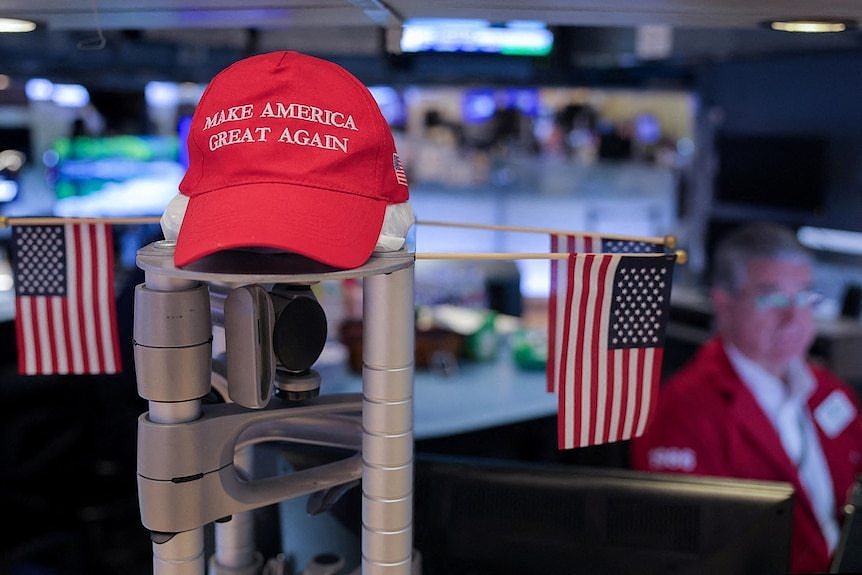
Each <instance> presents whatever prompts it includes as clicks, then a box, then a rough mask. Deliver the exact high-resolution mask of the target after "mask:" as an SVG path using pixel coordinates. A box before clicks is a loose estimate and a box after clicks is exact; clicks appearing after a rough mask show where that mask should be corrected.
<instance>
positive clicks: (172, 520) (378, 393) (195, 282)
mask: <svg viewBox="0 0 862 575" xmlns="http://www.w3.org/2000/svg"><path fill="white" fill-rule="evenodd" d="M207 260H208V261H203V260H202V262H201V265H197V266H189V267H186V268H183V269H178V268H176V267H174V265H173V243H172V242H167V241H159V242H155V243H153V244H150V245H148V246H145V247H143V248H141V250H139V251H138V257H137V263H138V266H139V267H140V268H141V269H142V270H144V272H145V282H144V283H143V284H141V285H139V286H138V287H137V290H136V297H135V323H134V345H135V365H136V371H137V383H138V393H139V395H140V396H141V397H143V398H145V399H147V400H148V401H149V405H148V407H149V410H148V412H146V413H144V414H142V415H141V416H140V418H139V421H138V496H139V504H140V511H141V520H142V523H143V524H144V526H145V527H147V528H148V529H149V530H150V531H151V532H152V541H153V572H154V574H156V575H203V574H204V573H205V570H206V564H207V561H206V558H205V557H204V527H205V526H206V525H207V524H209V523H211V522H214V521H218V522H219V523H218V530H217V537H216V546H217V549H216V553H215V555H214V556H213V558H211V560H210V570H211V571H212V572H213V573H214V574H215V575H226V574H228V573H229V574H234V575H239V574H242V575H246V574H248V575H253V574H254V573H258V572H259V570H260V566H261V564H262V558H261V557H260V554H259V553H257V552H256V550H255V549H254V541H253V537H250V536H249V535H248V530H249V529H250V521H249V518H248V516H247V515H246V514H247V513H248V512H250V511H252V510H254V509H256V508H259V507H263V506H266V505H270V504H273V503H277V502H279V501H284V500H287V499H290V498H293V497H298V496H301V495H308V494H321V493H323V494H324V497H323V499H324V500H325V499H326V498H325V494H326V493H327V492H328V491H332V492H337V490H338V488H339V487H343V486H344V485H346V484H348V483H350V482H354V481H356V480H357V479H361V485H362V542H361V546H362V573H363V575H408V574H409V573H410V570H411V563H412V554H413V546H412V539H413V526H412V522H413V369H414V367H413V361H414V319H413V318H414V316H413V314H414V302H413V262H414V256H413V254H410V253H406V252H399V253H394V254H384V255H379V256H375V257H372V258H371V260H369V262H368V263H366V264H365V265H364V266H362V267H360V268H357V269H353V270H345V271H331V270H329V269H324V268H323V267H322V266H321V267H320V268H319V269H314V268H315V266H314V265H309V263H308V261H307V260H302V261H301V262H300V261H299V260H297V259H291V258H290V257H287V254H280V255H264V254H249V253H238V252H224V253H222V254H218V255H216V256H214V257H210V258H207ZM261 269H265V270H268V271H267V273H260V272H259V270H261ZM215 270H217V271H215ZM353 277H362V278H364V281H363V316H364V317H363V325H364V330H363V378H362V379H363V386H362V396H361V397H359V396H358V394H357V395H331V396H327V395H323V396H320V397H317V398H315V399H310V400H307V401H303V402H302V403H300V404H297V405H290V404H277V402H275V401H273V402H270V403H269V404H267V405H264V406H261V408H260V409H250V408H246V407H242V406H241V405H238V404H236V403H225V404H216V405H204V404H203V403H202V401H201V398H203V397H204V396H206V395H207V394H208V393H209V391H210V386H211V383H210V382H211V372H212V318H211V309H210V295H209V289H208V284H218V285H220V286H224V285H228V286H233V287H240V286H246V285H273V284H298V285H311V284H313V283H317V282H320V281H323V280H327V279H347V278H353ZM229 384H230V385H231V386H234V385H257V383H256V382H254V381H248V382H236V381H234V382H229ZM273 438H277V439H278V440H282V441H295V442H299V443H311V444H315V445H322V446H334V447H347V448H349V449H353V450H356V451H357V453H356V454H355V455H353V456H350V457H346V458H344V459H341V460H338V461H335V462H332V463H327V464H324V465H320V466H317V467H314V468H310V469H304V470H302V471H297V472H293V473H289V474H286V475H284V476H279V477H267V478H261V479H250V478H249V477H248V467H249V462H248V461H247V460H245V459H243V455H241V454H240V455H239V456H238V455H237V454H238V452H239V451H241V450H242V449H244V448H245V447H247V446H249V445H253V444H254V443H257V442H261V441H266V440H271V439H273Z"/></svg>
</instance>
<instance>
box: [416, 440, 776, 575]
mask: <svg viewBox="0 0 862 575" xmlns="http://www.w3.org/2000/svg"><path fill="white" fill-rule="evenodd" d="M415 474H416V480H415V483H416V490H415V493H414V509H415V521H414V534H415V544H416V548H417V549H418V550H419V552H420V553H421V555H422V559H423V575H441V574H445V575H458V574H471V575H509V574H512V575H514V574H518V575H530V574H537V575H539V574H541V575H547V574H549V573H565V574H567V575H577V574H582V573H583V574H589V575H601V574H614V575H625V574H629V573H631V574H637V575H649V574H657V573H675V574H680V573H686V574H704V573H722V574H724V573H734V574H737V575H739V574H752V575H768V574H771V573H776V574H778V573H782V574H783V573H786V572H787V569H788V566H789V554H790V532H791V522H792V516H793V513H792V508H793V489H792V487H791V486H790V485H789V484H786V483H772V482H761V481H758V482H755V481H745V480H734V479H713V478H705V477H694V476H687V475H670V474H657V473H645V472H636V471H631V470H627V469H616V468H595V467H583V466H574V465H562V464H544V463H543V464H533V463H531V464H526V463H520V462H513V461H505V462H503V461H502V460H490V459H480V458H456V457H452V456H436V455H422V456H419V457H417V461H416V467H415Z"/></svg>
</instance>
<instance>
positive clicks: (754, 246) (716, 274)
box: [712, 222, 814, 291]
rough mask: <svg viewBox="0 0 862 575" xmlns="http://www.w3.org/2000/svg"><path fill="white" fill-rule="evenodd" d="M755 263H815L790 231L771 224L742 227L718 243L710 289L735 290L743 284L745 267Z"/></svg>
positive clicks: (763, 223)
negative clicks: (768, 261) (758, 260)
mask: <svg viewBox="0 0 862 575" xmlns="http://www.w3.org/2000/svg"><path fill="white" fill-rule="evenodd" d="M755 259H771V260H791V261H800V262H804V263H808V264H813V261H814V260H813V256H812V255H811V253H810V252H809V251H808V250H807V249H806V248H805V246H803V245H802V244H801V243H799V240H798V239H796V235H795V234H794V233H793V231H792V230H790V229H789V228H787V227H785V226H783V225H781V224H776V223H772V222H755V223H750V224H745V225H743V226H741V227H739V228H736V229H734V230H733V231H731V232H730V233H729V234H727V235H726V236H725V237H724V238H722V239H721V240H720V241H719V242H718V244H717V246H716V249H715V254H714V255H713V265H712V285H713V287H719V288H724V289H727V290H729V291H736V290H738V289H739V288H740V287H741V286H742V284H743V283H745V280H746V277H745V276H746V268H747V265H748V263H749V262H750V261H752V260H755Z"/></svg>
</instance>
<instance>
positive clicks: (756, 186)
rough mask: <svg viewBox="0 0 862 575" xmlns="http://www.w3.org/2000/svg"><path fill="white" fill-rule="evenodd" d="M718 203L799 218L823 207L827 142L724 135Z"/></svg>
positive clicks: (809, 138)
mask: <svg viewBox="0 0 862 575" xmlns="http://www.w3.org/2000/svg"><path fill="white" fill-rule="evenodd" d="M715 153H716V156H717V159H718V166H717V168H718V169H717V170H716V172H715V199H716V200H717V201H719V202H726V203H731V204H739V205H748V206H755V207H764V208H770V207H771V208H779V209H783V210H791V211H795V212H807V213H811V212H817V211H819V210H820V209H821V208H822V207H823V203H824V198H825V178H826V174H827V169H826V162H827V155H828V149H827V142H826V141H825V140H823V139H820V138H817V137H813V136H805V135H751V134H731V133H724V134H719V135H718V136H717V137H716V141H715Z"/></svg>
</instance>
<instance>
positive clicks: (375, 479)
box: [362, 265, 415, 575]
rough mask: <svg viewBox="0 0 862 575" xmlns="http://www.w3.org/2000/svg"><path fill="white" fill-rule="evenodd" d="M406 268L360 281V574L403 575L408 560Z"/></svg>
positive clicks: (410, 332) (409, 315)
mask: <svg viewBox="0 0 862 575" xmlns="http://www.w3.org/2000/svg"><path fill="white" fill-rule="evenodd" d="M413 272H414V267H413V265H411V266H409V267H408V268H405V269H401V270H399V271H396V272H392V273H388V274H379V275H374V276H367V277H365V278H364V280H363V318H364V319H363V336H362V349H363V358H362V359H363V369H362V395H363V401H362V432H363V433H362V574H363V575H409V573H410V570H411V564H412V558H413V371H414V339H415V333H414V296H413Z"/></svg>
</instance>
